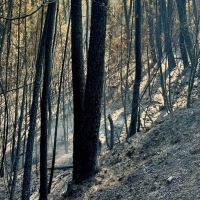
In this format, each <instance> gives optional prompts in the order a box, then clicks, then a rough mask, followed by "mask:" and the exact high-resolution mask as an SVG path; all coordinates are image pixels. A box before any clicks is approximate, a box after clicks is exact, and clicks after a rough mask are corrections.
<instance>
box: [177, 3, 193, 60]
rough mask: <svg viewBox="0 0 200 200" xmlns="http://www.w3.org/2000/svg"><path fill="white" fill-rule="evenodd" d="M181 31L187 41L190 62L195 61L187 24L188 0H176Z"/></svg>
mask: <svg viewBox="0 0 200 200" xmlns="http://www.w3.org/2000/svg"><path fill="white" fill-rule="evenodd" d="M176 3H177V8H178V14H179V20H180V26H181V32H182V33H183V38H184V41H185V45H186V48H187V51H188V55H189V58H190V62H191V63H192V62H193V43H192V40H191V37H190V32H189V30H188V26H187V18H186V0H176Z"/></svg>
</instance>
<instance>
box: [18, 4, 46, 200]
mask: <svg viewBox="0 0 200 200" xmlns="http://www.w3.org/2000/svg"><path fill="white" fill-rule="evenodd" d="M48 13H49V7H48V10H47V15H46V20H45V25H44V29H43V34H42V38H41V41H40V45H39V49H38V55H37V61H36V74H35V82H34V88H33V101H32V107H31V113H30V127H29V134H28V139H27V148H26V158H25V165H24V176H23V188H22V199H23V200H28V199H29V197H30V180H31V168H32V153H33V143H34V136H35V127H36V117H37V109H38V97H39V91H40V86H41V75H42V67H43V61H44V56H45V46H46V38H47V33H48V25H49V24H48V18H49V15H48Z"/></svg>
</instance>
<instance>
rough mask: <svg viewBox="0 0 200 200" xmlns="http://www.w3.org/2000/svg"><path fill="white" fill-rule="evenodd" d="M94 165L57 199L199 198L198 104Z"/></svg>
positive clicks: (127, 143) (173, 114) (181, 199)
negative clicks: (88, 175) (93, 171)
mask: <svg viewBox="0 0 200 200" xmlns="http://www.w3.org/2000/svg"><path fill="white" fill-rule="evenodd" d="M99 165H100V171H99V173H98V174H97V175H96V176H95V177H94V178H93V179H90V180H87V181H85V182H84V183H83V184H81V185H78V186H74V187H72V188H73V189H72V191H71V194H70V195H71V196H68V197H67V196H66V194H63V196H62V197H59V198H58V199H59V200H61V199H70V200H74V199H80V200H82V199H85V200H86V199H88V200H89V199H90V200H96V199H98V200H106V199H109V200H114V199H123V200H126V199H127V200H128V199H134V200H155V199H164V200H168V199H169V200H175V199H176V200H178V199H180V200H191V199H192V200H196V199H200V103H196V104H194V107H193V108H190V109H185V108H184V109H178V110H177V111H175V112H174V113H172V114H169V115H168V116H167V117H165V118H164V120H163V121H162V122H161V123H160V124H157V125H155V126H154V127H153V128H152V129H151V130H150V131H148V132H146V133H143V132H140V133H137V134H136V135H135V136H133V137H132V138H131V139H130V140H129V141H128V142H123V143H121V144H117V145H116V146H115V147H114V149H113V150H112V151H110V152H107V151H104V152H103V153H102V155H101V157H100V158H99ZM66 188H67V183H66Z"/></svg>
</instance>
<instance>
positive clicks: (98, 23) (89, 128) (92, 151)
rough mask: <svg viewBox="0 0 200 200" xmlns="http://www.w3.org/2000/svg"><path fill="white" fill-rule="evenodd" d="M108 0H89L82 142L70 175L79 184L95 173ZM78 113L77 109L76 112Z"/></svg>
mask: <svg viewBox="0 0 200 200" xmlns="http://www.w3.org/2000/svg"><path fill="white" fill-rule="evenodd" d="M106 6H107V0H96V1H93V2H92V15H91V30H90V43H89V51H88V61H87V80H86V88H85V98H84V111H83V115H82V116H83V126H82V129H81V134H82V137H81V139H82V145H81V146H79V149H78V151H80V154H79V155H80V157H74V163H76V164H77V159H81V160H82V163H81V165H80V166H79V170H78V171H77V170H76V171H75V170H74V173H75V172H76V174H73V178H74V180H75V182H76V183H80V182H82V181H84V180H86V179H88V178H90V177H92V176H93V175H94V174H95V173H96V172H97V148H98V142H99V140H98V137H99V126H100V118H101V98H102V89H103V72H104V55H105V37H106V18H107V7H106ZM79 112H80V111H79Z"/></svg>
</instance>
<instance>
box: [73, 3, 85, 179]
mask: <svg viewBox="0 0 200 200" xmlns="http://www.w3.org/2000/svg"><path fill="white" fill-rule="evenodd" d="M81 3H82V0H72V1H71V22H72V25H71V37H72V38H71V40H72V82H73V103H74V141H73V166H74V167H73V180H77V179H78V174H79V171H80V167H81V166H82V159H81V158H82V154H81V150H80V148H81V146H82V142H83V141H82V133H81V126H82V118H83V115H82V112H83V104H84V85H85V82H84V62H83V41H82V8H81V5H82V4H81Z"/></svg>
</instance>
